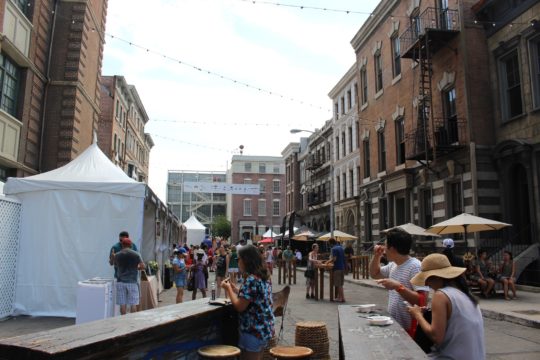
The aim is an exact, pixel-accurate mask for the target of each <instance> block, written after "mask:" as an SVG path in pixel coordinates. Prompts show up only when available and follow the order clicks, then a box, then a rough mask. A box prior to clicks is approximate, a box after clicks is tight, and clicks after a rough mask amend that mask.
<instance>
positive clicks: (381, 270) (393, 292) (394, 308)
mask: <svg viewBox="0 0 540 360" xmlns="http://www.w3.org/2000/svg"><path fill="white" fill-rule="evenodd" d="M411 245H412V237H411V235H409V234H407V233H405V232H402V231H399V230H396V231H390V232H388V233H387V235H386V245H376V246H375V249H374V252H375V253H374V255H373V258H372V259H371V262H370V264H369V272H370V275H371V277H372V278H374V279H378V280H377V283H378V284H380V285H382V286H384V287H385V288H386V289H387V290H389V291H388V312H389V313H390V315H391V316H392V317H393V318H394V319H395V320H396V321H397V322H398V323H399V324H400V325H401V326H402V327H403V328H404V329H405V330H406V331H407V332H408V333H409V335H411V336H414V333H415V331H416V321H412V318H411V315H410V314H409V311H408V310H407V305H405V304H404V300H405V301H407V302H408V303H409V304H412V305H420V306H425V304H426V301H425V300H426V296H427V291H429V289H428V288H426V287H415V286H413V284H411V279H412V278H413V277H414V276H415V275H416V274H418V273H419V272H420V261H418V259H416V258H414V257H411V256H409V252H410V251H411ZM384 254H386V257H387V259H388V261H389V262H388V264H387V265H385V266H382V267H381V258H382V256H383V255H384Z"/></svg>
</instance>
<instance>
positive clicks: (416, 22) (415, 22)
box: [410, 8, 420, 38]
mask: <svg viewBox="0 0 540 360" xmlns="http://www.w3.org/2000/svg"><path fill="white" fill-rule="evenodd" d="M410 19H411V29H412V32H413V37H415V38H417V37H418V35H420V9H418V8H416V9H415V10H414V11H413V13H412V14H411V17H410Z"/></svg>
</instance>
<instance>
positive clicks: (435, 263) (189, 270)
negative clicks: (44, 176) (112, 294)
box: [109, 231, 517, 359]
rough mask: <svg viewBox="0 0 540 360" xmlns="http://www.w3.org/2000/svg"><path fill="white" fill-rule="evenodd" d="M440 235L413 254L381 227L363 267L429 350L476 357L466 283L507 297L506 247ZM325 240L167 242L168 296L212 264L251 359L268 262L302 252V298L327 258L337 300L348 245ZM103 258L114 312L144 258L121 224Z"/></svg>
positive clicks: (268, 321)
mask: <svg viewBox="0 0 540 360" xmlns="http://www.w3.org/2000/svg"><path fill="white" fill-rule="evenodd" d="M442 243H443V251H442V253H434V254H430V255H428V256H426V257H425V258H424V259H423V260H422V261H420V260H418V259H416V258H415V257H413V256H411V255H410V253H411V246H412V238H411V236H410V235H408V234H406V233H404V232H401V231H392V232H389V233H388V234H387V235H386V240H385V243H384V244H380V245H376V246H374V249H373V256H372V258H371V261H370V264H369V271H370V275H371V277H372V278H374V279H376V281H377V283H378V284H380V285H381V286H383V287H384V288H386V289H387V290H388V313H389V314H390V315H391V316H392V318H393V319H395V320H396V321H397V322H398V323H399V324H400V325H401V326H402V327H403V328H404V329H405V330H406V331H407V332H408V333H409V335H410V336H411V337H412V338H413V339H415V341H417V342H418V343H419V345H420V346H421V347H422V348H423V349H424V350H425V351H426V352H429V353H430V357H435V358H459V359H477V358H483V357H485V347H484V333H483V331H484V330H483V320H482V315H481V312H480V309H479V307H478V300H477V299H476V297H475V296H474V295H473V294H472V293H471V288H474V287H476V288H478V289H479V291H480V294H481V296H482V297H490V296H492V293H493V289H494V287H495V285H496V283H497V282H499V283H501V284H502V288H503V291H504V298H505V299H507V300H511V299H515V298H516V297H517V296H516V286H515V271H516V270H515V264H514V262H513V258H512V253H511V252H509V251H505V252H504V255H503V260H502V262H501V263H500V264H499V265H498V266H495V265H494V264H492V263H491V262H490V261H489V260H488V259H487V252H486V251H485V250H479V251H478V257H475V256H474V255H473V254H471V253H469V252H467V253H466V254H465V255H464V256H457V255H456V254H454V241H453V240H452V239H450V238H448V239H444V240H443V242H442ZM329 244H330V247H331V249H330V253H329V254H328V255H325V256H324V258H322V257H321V254H320V253H319V245H318V244H317V243H314V244H312V246H311V251H310V252H309V253H308V254H306V256H305V257H304V256H303V255H302V253H301V252H300V251H299V250H297V249H295V250H294V251H293V250H292V248H291V247H290V246H287V247H285V248H284V249H282V248H281V247H272V246H262V245H260V246H259V247H256V246H253V245H246V244H245V242H244V241H241V242H239V243H238V244H236V245H232V244H229V243H228V241H227V240H226V239H215V240H214V241H213V242H212V246H208V244H207V243H205V242H203V243H202V244H201V245H200V246H189V247H188V246H187V245H184V246H174V251H173V257H172V259H171V260H172V261H171V264H172V268H173V273H174V283H175V286H176V291H177V294H176V302H177V303H181V302H182V301H183V295H184V291H185V290H186V289H187V290H188V291H191V292H192V296H191V298H192V299H193V300H194V299H196V297H197V293H198V292H201V294H202V297H206V296H207V290H208V288H209V273H211V272H214V275H215V277H214V280H213V281H212V280H210V281H212V283H213V284H212V289H215V290H216V295H217V297H218V298H219V297H221V296H222V295H223V296H224V297H226V298H228V299H230V301H231V303H232V305H233V307H234V308H235V309H236V310H237V311H238V312H239V319H240V328H239V329H240V344H239V346H240V347H241V348H242V349H243V351H244V352H245V353H246V354H247V357H246V358H253V359H259V358H260V356H262V355H261V354H262V350H263V349H264V347H265V345H266V343H267V342H268V341H269V340H270V339H271V338H272V336H273V335H274V318H273V314H272V282H271V276H272V273H273V269H274V267H276V266H280V264H281V263H283V262H284V263H292V262H296V263H297V264H301V263H302V261H303V260H304V258H305V260H306V273H305V275H306V299H316V294H315V280H314V276H313V273H314V271H316V269H317V268H318V267H319V266H321V265H322V264H324V265H327V266H328V265H330V266H331V267H332V269H333V276H334V278H333V280H334V286H335V291H336V300H335V301H337V302H345V295H344V291H343V285H344V276H345V274H346V273H347V272H349V271H351V270H352V269H351V261H350V260H351V257H352V256H353V255H354V251H353V250H352V246H350V245H348V246H347V247H345V248H343V247H342V245H341V244H340V243H339V242H337V241H336V240H335V239H333V238H332V239H330V240H329ZM109 262H110V264H111V265H113V266H114V271H115V277H116V279H117V294H118V295H117V302H118V304H119V305H120V307H121V313H122V314H125V313H126V312H127V310H130V311H136V305H137V304H138V299H139V293H138V286H137V274H138V270H140V269H144V266H145V265H144V263H143V261H142V259H141V257H140V255H139V253H138V252H137V248H136V246H135V244H133V242H132V241H131V240H130V239H129V234H128V233H127V232H125V231H123V232H121V233H120V235H119V241H118V243H116V244H115V245H113V246H112V248H111V251H110V257H109ZM285 268H287V267H286V266H285ZM430 291H431V292H432V294H431V296H430ZM510 292H511V293H510ZM426 309H429V310H428V311H426Z"/></svg>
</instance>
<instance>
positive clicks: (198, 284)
mask: <svg viewBox="0 0 540 360" xmlns="http://www.w3.org/2000/svg"><path fill="white" fill-rule="evenodd" d="M195 255H196V257H197V261H196V262H195V264H193V265H192V266H191V276H193V277H194V278H195V286H194V287H193V294H192V295H191V300H195V298H196V297H197V290H201V293H202V297H203V298H205V297H206V274H208V269H207V267H206V264H205V263H204V261H203V256H204V250H201V249H199V250H197V251H196V252H195Z"/></svg>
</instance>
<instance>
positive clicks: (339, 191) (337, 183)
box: [336, 176, 341, 201]
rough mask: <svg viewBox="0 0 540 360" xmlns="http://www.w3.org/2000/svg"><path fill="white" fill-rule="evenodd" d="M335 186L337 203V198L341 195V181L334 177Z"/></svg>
mask: <svg viewBox="0 0 540 360" xmlns="http://www.w3.org/2000/svg"><path fill="white" fill-rule="evenodd" d="M336 185H337V199H336V200H337V201H339V200H341V198H340V197H339V196H340V195H341V179H340V177H339V176H336Z"/></svg>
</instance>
